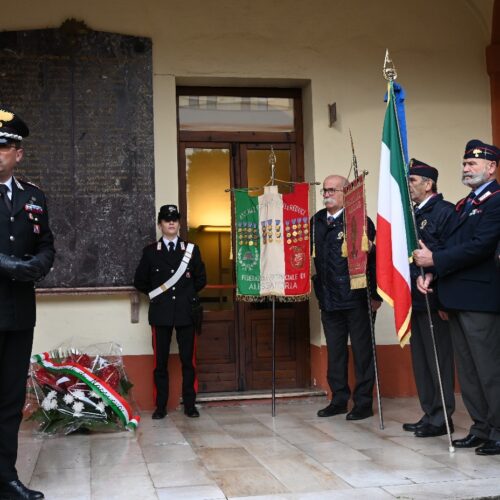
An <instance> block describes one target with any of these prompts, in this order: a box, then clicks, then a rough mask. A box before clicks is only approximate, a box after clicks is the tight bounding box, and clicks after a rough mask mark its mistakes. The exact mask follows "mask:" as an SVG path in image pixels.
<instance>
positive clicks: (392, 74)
mask: <svg viewBox="0 0 500 500" xmlns="http://www.w3.org/2000/svg"><path fill="white" fill-rule="evenodd" d="M383 74H384V78H385V79H386V80H387V81H388V82H389V95H388V96H387V99H388V101H391V100H392V101H393V106H396V103H395V102H394V101H395V99H392V97H393V93H394V91H393V86H392V84H393V82H394V80H395V79H396V78H397V72H396V67H395V66H394V63H393V62H392V60H391V58H390V57H389V50H388V49H386V51H385V59H384V68H383ZM395 116H396V121H398V114H397V110H395ZM398 131H399V122H398ZM399 140H400V147H401V152H403V145H402V144H401V136H400V137H399ZM403 156H404V155H403ZM407 173H408V172H407ZM406 189H407V190H408V199H409V200H411V196H410V188H409V186H408V183H406ZM409 209H410V213H411V217H412V221H413V231H414V233H415V239H416V240H417V242H418V240H419V238H418V231H417V222H416V219H415V212H414V211H413V208H412V207H411V206H410V207H409ZM420 275H421V276H422V278H425V272H424V268H423V267H422V266H420ZM425 306H426V310H427V319H428V320H429V328H430V332H431V340H432V348H433V351H434V361H435V363H436V371H437V376H438V385H439V392H440V395H441V404H442V406H443V413H444V417H445V418H444V422H445V426H446V434H447V435H448V451H449V452H450V453H455V448H454V446H453V442H452V439H451V431H450V423H449V420H448V411H447V409H446V402H445V399H444V390H443V382H442V380H441V367H440V366H439V358H438V352H437V346H436V338H435V335H434V323H433V322H432V316H431V308H430V304H429V297H428V295H425Z"/></svg>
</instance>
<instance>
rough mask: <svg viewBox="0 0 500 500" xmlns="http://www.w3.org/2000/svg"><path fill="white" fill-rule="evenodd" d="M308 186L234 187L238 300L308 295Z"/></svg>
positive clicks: (298, 298)
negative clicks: (253, 190) (286, 189)
mask: <svg viewBox="0 0 500 500" xmlns="http://www.w3.org/2000/svg"><path fill="white" fill-rule="evenodd" d="M308 205H309V185H308V184H307V183H300V184H296V185H295V186H294V189H293V192H291V193H286V194H280V193H279V192H278V188H277V186H267V187H265V188H264V194H262V195H261V196H250V195H249V193H248V192H247V191H246V190H241V191H240V190H237V191H235V219H236V224H235V225H236V252H235V259H236V286H237V288H236V296H237V298H238V299H240V300H250V301H251V300H260V299H263V298H264V297H273V296H274V297H278V298H279V300H305V299H307V297H308V295H309V293H310V289H311V286H310V264H309V238H310V233H309V207H308Z"/></svg>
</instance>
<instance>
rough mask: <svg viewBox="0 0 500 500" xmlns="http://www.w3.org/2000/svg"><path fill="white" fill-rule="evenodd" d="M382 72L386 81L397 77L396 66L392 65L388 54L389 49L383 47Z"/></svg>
mask: <svg viewBox="0 0 500 500" xmlns="http://www.w3.org/2000/svg"><path fill="white" fill-rule="evenodd" d="M382 73H383V75H384V78H385V79H386V80H387V81H388V82H392V81H394V80H395V79H396V78H397V77H398V73H397V71H396V66H394V63H393V62H392V59H391V58H390V56H389V49H385V59H384V68H383V70H382Z"/></svg>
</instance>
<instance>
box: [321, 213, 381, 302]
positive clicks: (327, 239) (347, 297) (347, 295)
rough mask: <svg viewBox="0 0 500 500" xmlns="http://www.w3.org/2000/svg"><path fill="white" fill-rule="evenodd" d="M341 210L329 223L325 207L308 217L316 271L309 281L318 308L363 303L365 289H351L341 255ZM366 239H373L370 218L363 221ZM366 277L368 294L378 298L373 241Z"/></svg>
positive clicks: (365, 298) (379, 298) (342, 217)
mask: <svg viewBox="0 0 500 500" xmlns="http://www.w3.org/2000/svg"><path fill="white" fill-rule="evenodd" d="M344 213H345V211H343V212H342V214H341V215H339V216H338V217H337V218H336V219H335V220H334V221H333V223H332V224H331V225H329V224H328V221H327V215H328V214H327V210H326V208H324V209H323V210H320V211H319V212H317V213H316V214H315V215H314V216H313V217H312V219H311V231H312V234H313V240H314V241H312V244H313V245H314V247H315V248H314V254H315V257H314V265H315V267H316V275H315V276H313V278H312V280H313V285H314V291H315V293H316V297H317V298H318V301H319V307H320V309H321V310H322V311H335V310H341V309H353V308H355V307H358V306H359V305H363V306H366V307H368V306H367V294H366V289H365V288H362V289H356V290H351V285H350V278H349V268H348V265H347V258H346V257H342V243H343V241H344ZM367 226H368V227H367V232H368V239H369V240H370V241H373V240H374V239H375V226H374V224H373V222H372V221H371V219H370V218H368V225H367ZM367 268H368V273H367V274H368V278H369V282H370V296H371V297H372V298H373V299H376V300H382V299H381V297H380V296H379V295H378V294H377V280H376V274H375V245H373V246H372V249H371V251H370V253H369V254H368V265H367Z"/></svg>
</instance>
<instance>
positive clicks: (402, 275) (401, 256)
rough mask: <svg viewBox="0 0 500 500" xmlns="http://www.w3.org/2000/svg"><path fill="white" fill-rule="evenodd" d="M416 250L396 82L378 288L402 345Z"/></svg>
mask: <svg viewBox="0 0 500 500" xmlns="http://www.w3.org/2000/svg"><path fill="white" fill-rule="evenodd" d="M415 248H417V242H416V238H415V230H414V226H413V219H412V215H411V206H410V198H409V192H408V177H407V170H406V166H405V162H404V157H403V150H402V144H401V135H400V129H399V126H398V120H397V114H396V100H395V96H394V88H393V83H392V82H390V83H389V90H388V97H387V111H386V113H385V120H384V131H383V134H382V152H381V156H380V177H379V191H378V214H377V289H378V292H379V294H380V295H381V296H382V297H383V298H384V300H385V301H387V302H388V303H389V304H390V305H391V306H392V307H393V308H394V319H395V323H396V332H397V335H398V339H399V343H400V345H401V346H404V345H405V344H406V343H407V342H408V341H409V340H410V335H411V311H412V306H411V281H410V265H409V264H410V262H411V259H412V252H413V250H414V249H415Z"/></svg>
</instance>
